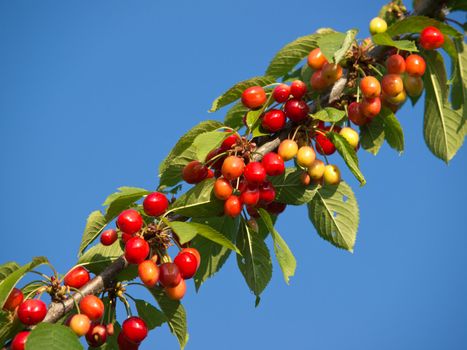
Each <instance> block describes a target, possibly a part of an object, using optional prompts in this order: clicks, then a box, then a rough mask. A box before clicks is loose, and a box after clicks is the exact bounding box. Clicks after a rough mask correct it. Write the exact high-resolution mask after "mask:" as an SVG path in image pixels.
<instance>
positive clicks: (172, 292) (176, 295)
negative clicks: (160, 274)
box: [164, 279, 186, 300]
mask: <svg viewBox="0 0 467 350" xmlns="http://www.w3.org/2000/svg"><path fill="white" fill-rule="evenodd" d="M164 290H165V294H167V296H168V297H169V298H170V299H172V300H181V299H182V298H183V297H184V296H185V293H186V283H185V280H183V279H182V280H181V281H180V283H179V284H178V285H176V286H175V287H165V288H164Z"/></svg>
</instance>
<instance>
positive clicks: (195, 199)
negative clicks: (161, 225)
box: [170, 179, 224, 217]
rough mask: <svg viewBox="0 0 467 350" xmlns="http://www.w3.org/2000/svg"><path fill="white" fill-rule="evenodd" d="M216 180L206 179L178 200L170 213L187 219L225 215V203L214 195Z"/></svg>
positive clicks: (171, 207)
mask: <svg viewBox="0 0 467 350" xmlns="http://www.w3.org/2000/svg"><path fill="white" fill-rule="evenodd" d="M214 182H215V180H214V179H206V180H204V181H202V182H200V183H199V184H197V185H196V186H194V187H192V188H191V189H190V190H189V191H187V192H186V193H184V194H183V195H181V196H180V197H178V198H177V200H176V201H175V202H174V203H173V204H172V205H171V206H170V211H171V212H172V211H173V212H176V213H177V214H180V215H183V216H187V217H210V216H215V215H217V214H220V213H223V212H224V210H223V208H224V203H223V202H222V201H220V200H219V199H217V198H216V197H215V196H214V193H213V187H214Z"/></svg>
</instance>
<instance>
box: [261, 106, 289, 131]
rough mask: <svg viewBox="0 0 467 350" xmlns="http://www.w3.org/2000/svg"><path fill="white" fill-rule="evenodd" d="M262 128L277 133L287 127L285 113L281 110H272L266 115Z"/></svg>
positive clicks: (262, 121)
mask: <svg viewBox="0 0 467 350" xmlns="http://www.w3.org/2000/svg"><path fill="white" fill-rule="evenodd" d="M261 125H262V127H263V128H264V129H265V130H266V131H269V132H277V131H279V130H281V129H282V128H283V127H284V126H285V113H284V112H282V111H281V110H280V109H271V110H269V111H267V112H266V113H264V115H263V119H262V120H261Z"/></svg>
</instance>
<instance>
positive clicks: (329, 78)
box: [321, 63, 342, 85]
mask: <svg viewBox="0 0 467 350" xmlns="http://www.w3.org/2000/svg"><path fill="white" fill-rule="evenodd" d="M321 74H322V75H323V79H324V80H325V81H326V82H327V83H328V85H331V84H334V83H335V82H336V81H338V80H339V79H340V78H341V77H342V67H341V66H340V65H338V64H335V63H325V64H324V65H323V69H322V70H321Z"/></svg>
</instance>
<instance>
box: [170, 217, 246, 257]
mask: <svg viewBox="0 0 467 350" xmlns="http://www.w3.org/2000/svg"><path fill="white" fill-rule="evenodd" d="M166 224H167V225H168V226H170V228H171V229H172V230H173V231H174V232H175V233H176V234H177V236H178V237H179V238H180V243H181V244H185V243H187V242H189V241H191V240H192V239H193V238H194V237H195V236H196V235H200V236H202V237H204V238H207V239H209V240H211V241H213V242H216V243H217V244H220V245H221V246H224V247H226V248H229V249H231V250H233V251H235V252H237V253H239V254H240V252H239V250H238V249H237V247H236V246H235V245H234V244H233V243H232V242H231V241H230V240H229V239H227V238H226V237H225V236H224V235H223V234H222V233H220V232H219V231H217V230H215V229H214V228H212V227H210V226H208V225H204V224H200V223H197V222H182V221H166Z"/></svg>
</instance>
